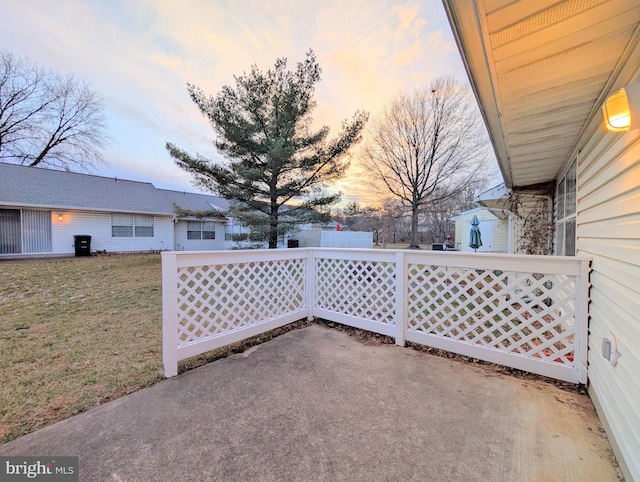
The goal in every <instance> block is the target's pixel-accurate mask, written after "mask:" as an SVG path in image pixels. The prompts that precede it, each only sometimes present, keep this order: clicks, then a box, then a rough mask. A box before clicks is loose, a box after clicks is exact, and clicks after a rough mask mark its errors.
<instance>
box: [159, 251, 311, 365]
mask: <svg viewBox="0 0 640 482" xmlns="http://www.w3.org/2000/svg"><path fill="white" fill-rule="evenodd" d="M162 256H163V259H162V262H163V305H164V306H163V311H164V315H163V316H164V318H165V325H164V333H163V338H164V340H163V342H164V347H163V348H164V350H163V351H164V353H165V372H166V373H167V376H173V375H175V374H177V362H178V360H183V359H185V358H188V357H190V356H194V355H197V354H200V353H204V352H206V351H209V350H213V349H215V348H219V347H221V346H224V345H228V344H230V343H234V342H236V341H240V340H243V339H245V338H249V337H251V336H255V335H258V334H260V333H264V332H266V331H269V330H272V329H274V328H278V327H280V326H283V325H286V324H288V323H291V322H293V321H297V320H299V319H301V318H304V317H306V316H307V314H308V305H307V293H306V283H305V282H306V278H307V275H306V272H307V253H304V252H300V253H299V254H298V255H297V256H296V255H295V254H294V253H288V252H278V251H262V250H260V251H244V252H241V251H224V252H217V253H212V252H208V253H201V252H197V253H163V255H162ZM166 320H172V322H169V323H167V322H166Z"/></svg>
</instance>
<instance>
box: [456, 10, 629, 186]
mask: <svg viewBox="0 0 640 482" xmlns="http://www.w3.org/2000/svg"><path fill="white" fill-rule="evenodd" d="M444 5H445V9H446V10H447V14H448V15H449V20H450V23H451V26H452V28H453V31H454V35H455V36H456V40H457V42H458V46H459V47H460V50H461V53H462V57H463V61H464V62H465V66H466V68H467V72H468V74H469V77H470V80H471V83H472V86H473V88H474V91H475V93H476V96H477V98H478V100H479V102H480V104H481V108H482V110H483V115H484V118H485V122H486V124H487V127H488V129H489V131H490V136H491V139H492V142H493V144H494V149H495V151H496V155H497V157H498V162H499V163H500V168H501V171H502V174H503V177H504V179H505V183H506V184H507V186H509V187H512V186H528V185H532V184H538V183H542V182H547V181H550V180H553V179H554V178H555V177H556V176H557V174H558V171H559V170H560V169H561V168H562V165H563V164H564V163H565V161H567V160H568V159H569V157H570V156H572V155H573V151H574V150H575V147H576V145H575V144H576V141H577V138H578V136H579V135H580V133H581V131H582V130H583V128H584V126H585V125H586V124H587V123H588V121H589V119H590V118H591V117H592V116H594V115H599V109H600V105H601V103H602V101H603V100H604V98H605V97H606V95H607V94H608V92H609V90H610V88H611V85H612V84H613V82H614V81H615V77H616V76H617V74H618V73H619V71H620V69H621V68H622V67H623V66H624V63H625V62H626V60H627V58H628V56H629V54H630V52H631V50H632V49H633V48H634V46H635V45H637V44H638V42H639V39H640V2H639V1H638V0H608V1H607V0H567V1H563V2H558V1H551V0H536V1H531V0H519V1H508V0H476V1H469V0H444Z"/></svg>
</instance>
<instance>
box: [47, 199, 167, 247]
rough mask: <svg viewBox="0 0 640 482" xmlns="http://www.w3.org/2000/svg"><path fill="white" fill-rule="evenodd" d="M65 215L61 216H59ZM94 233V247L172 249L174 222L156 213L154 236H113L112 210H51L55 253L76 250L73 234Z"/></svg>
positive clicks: (92, 234)
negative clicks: (107, 211)
mask: <svg viewBox="0 0 640 482" xmlns="http://www.w3.org/2000/svg"><path fill="white" fill-rule="evenodd" d="M60 216H62V220H60ZM77 234H88V235H90V236H91V251H103V250H104V251H108V252H135V251H160V250H170V249H173V222H172V218H171V217H170V216H154V218H153V237H113V236H112V235H111V213H99V212H97V213H93V212H88V211H65V210H60V209H59V210H54V211H52V219H51V240H52V248H53V253H56V254H72V253H74V238H73V237H74V235H77Z"/></svg>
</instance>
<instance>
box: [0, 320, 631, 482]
mask: <svg viewBox="0 0 640 482" xmlns="http://www.w3.org/2000/svg"><path fill="white" fill-rule="evenodd" d="M45 454H46V455H57V456H63V455H69V456H79V458H80V459H79V460H80V480H83V481H85V480H122V481H129V480H154V481H155V480H197V481H204V480H464V481H472V480H478V481H488V480H500V481H502V480H536V481H540V480H565V481H571V480H576V481H578V480H599V481H608V480H618V472H617V468H616V467H615V462H613V460H614V459H613V455H612V452H611V449H610V447H609V444H608V442H607V440H606V438H605V436H604V434H603V431H602V429H601V426H600V423H599V421H598V418H597V416H596V413H595V411H594V409H593V406H592V404H591V401H590V400H589V398H588V397H587V396H586V395H576V394H573V393H569V392H566V391H562V390H560V389H558V388H556V387H554V386H552V385H550V384H547V383H543V382H539V381H528V380H526V381H525V380H519V379H516V378H512V377H509V376H507V375H501V374H498V373H496V372H495V371H492V370H491V369H489V368H487V367H483V366H472V365H469V364H463V363H460V362H457V361H454V360H448V359H444V358H438V357H434V356H431V355H428V354H425V353H421V352H418V351H414V350H411V349H409V348H401V347H398V346H393V345H366V344H363V343H360V342H358V341H356V340H354V339H353V338H350V337H349V336H348V335H346V334H345V333H342V332H338V331H336V330H331V329H328V328H325V327H322V326H318V325H312V326H310V327H307V328H302V329H299V330H295V331H292V332H290V333H287V334H285V335H283V336H281V337H278V338H276V339H274V340H271V341H269V342H267V343H264V344H262V345H259V346H257V347H254V348H252V349H250V350H248V351H246V352H244V353H242V354H237V355H233V356H231V357H229V358H226V359H222V360H218V361H216V362H213V363H210V364H209V365H206V366H204V367H201V368H199V369H196V370H193V371H190V372H187V373H184V374H182V375H180V376H178V377H174V378H171V379H168V380H165V381H163V382H161V383H159V384H157V385H155V386H153V387H149V388H147V389H144V390H141V391H139V392H136V393H134V394H132V395H129V396H126V397H124V398H122V399H119V400H116V401H114V402H111V403H108V404H106V405H103V406H100V407H97V408H95V409H94V410H91V411H89V412H87V413H84V414H81V415H78V416H76V417H74V418H71V419H68V420H65V421H63V422H60V423H58V424H56V425H53V426H51V427H48V428H45V429H43V430H40V431H38V432H36V433H33V434H31V435H27V436H25V437H22V438H21V439H18V440H15V441H13V442H10V443H8V444H5V445H3V446H2V447H0V455H45Z"/></svg>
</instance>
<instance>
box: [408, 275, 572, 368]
mask: <svg viewBox="0 0 640 482" xmlns="http://www.w3.org/2000/svg"><path fill="white" fill-rule="evenodd" d="M408 286H409V292H408V315H409V319H408V329H409V330H412V331H422V332H426V333H430V334H432V335H437V336H442V337H447V338H451V339H453V340H457V341H460V342H465V343H469V344H477V345H482V346H485V347H488V348H491V349H494V350H499V351H504V352H509V353H517V354H520V355H524V356H526V357H531V358H536V359H541V360H544V361H548V362H550V363H563V364H567V365H568V366H573V359H574V318H573V313H574V306H575V300H574V296H575V295H574V293H575V279H574V278H573V277H569V276H564V275H544V274H539V273H519V272H518V273H516V272H506V271H504V272H503V271H498V270H482V269H464V268H450V267H449V268H447V267H441V266H427V265H409V269H408Z"/></svg>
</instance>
